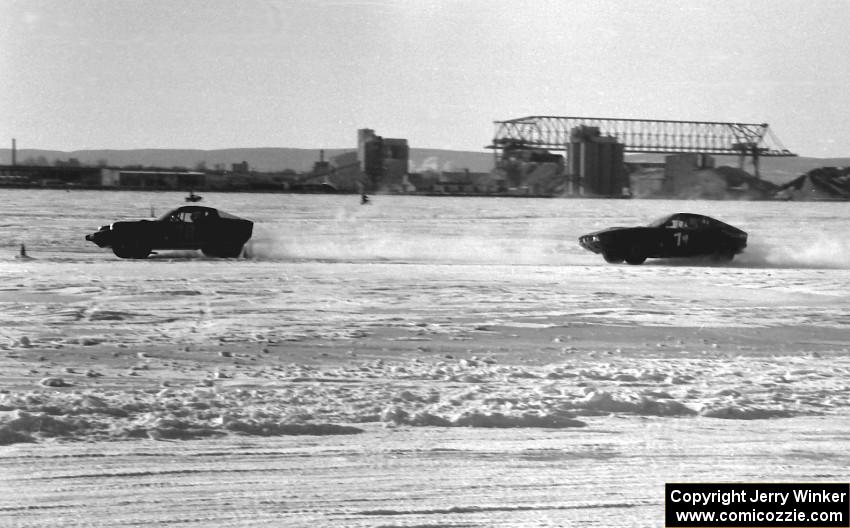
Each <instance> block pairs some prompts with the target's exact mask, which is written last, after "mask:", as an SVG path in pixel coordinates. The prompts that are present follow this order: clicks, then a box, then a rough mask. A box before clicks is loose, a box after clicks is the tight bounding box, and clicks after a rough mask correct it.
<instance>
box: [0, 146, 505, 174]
mask: <svg viewBox="0 0 850 528" xmlns="http://www.w3.org/2000/svg"><path fill="white" fill-rule="evenodd" d="M353 150H354V149H325V159H326V160H330V159H331V158H333V157H334V156H337V155H339V154H342V153H345V152H352V151H353ZM319 156H320V149H294V148H240V149H222V150H186V149H135V150H74V151H71V152H63V151H58V150H39V149H19V150H18V152H17V161H18V163H26V161H27V160H28V159H31V160H35V159H38V158H40V157H43V158H44V159H45V160H47V162H48V164H51V165H52V164H53V162H54V161H55V160H57V159H58V160H62V161H66V160H68V159H69V158H76V159H77V160H79V161H80V163H82V164H84V165H99V164H101V163H104V164H106V165H109V166H114V167H123V166H127V165H143V166H146V167H162V168H171V167H185V168H187V169H194V168H196V167H197V166H198V164H199V163H201V162H203V163H204V164H205V165H206V167H207V168H209V169H212V168H214V167H215V166H216V165H218V164H221V165H224V167H225V168H227V169H229V168H230V166H231V164H233V163H241V162H243V161H246V162H248V166H249V167H251V169H252V170H255V171H260V172H274V171H283V170H286V169H292V170H294V171H297V172H305V171H308V170H310V169H311V168H312V167H313V163H315V162H316V161H318V160H319ZM410 161H411V165H412V171H413V172H420V171H422V170H424V169H434V170H446V171H457V170H463V169H469V170H470V171H471V172H489V171H490V169H492V168H493V154H492V153H490V152H468V151H458V150H442V149H420V148H413V149H410ZM11 162H12V152H11V149H0V165H8V164H10V163H11Z"/></svg>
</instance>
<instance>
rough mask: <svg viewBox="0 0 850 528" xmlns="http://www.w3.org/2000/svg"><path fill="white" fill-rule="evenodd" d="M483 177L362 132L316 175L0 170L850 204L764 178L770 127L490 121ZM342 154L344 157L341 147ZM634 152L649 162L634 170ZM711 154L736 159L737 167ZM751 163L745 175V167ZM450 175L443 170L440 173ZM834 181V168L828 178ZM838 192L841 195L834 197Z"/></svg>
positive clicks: (820, 184) (161, 186) (210, 186)
mask: <svg viewBox="0 0 850 528" xmlns="http://www.w3.org/2000/svg"><path fill="white" fill-rule="evenodd" d="M494 123H495V125H496V132H495V134H494V137H493V140H492V142H491V143H490V144H489V145H488V146H487V148H489V149H492V151H493V153H494V156H493V168H492V170H490V171H489V172H473V171H470V170H468V169H461V170H454V169H452V170H439V169H436V168H430V169H426V170H420V171H419V172H415V171H413V170H412V169H413V168H414V167H413V164H412V163H411V157H410V153H411V149H410V146H409V144H408V141H407V139H403V138H388V137H383V136H380V135H378V134H377V133H376V132H375V130H373V129H370V128H362V129H359V130H357V136H356V147H355V148H353V149H351V150H347V151H342V153H338V154H336V155H332V156H329V157H328V159H326V158H325V151H324V150H322V151H320V154H319V156H318V157H319V159H318V160H317V161H315V162H314V163H313V167H312V169H311V170H307V171H303V172H300V173H299V172H296V171H294V170H289V169H286V170H282V171H277V172H258V171H254V170H252V169H251V167H250V166H249V164H248V163H247V162H245V161H242V162H238V163H231V164H230V167H229V168H228V169H224V167H223V166H221V165H217V166H216V168H215V169H214V170H207V169H206V167H196V170H188V169H182V168H172V169H159V168H150V167H139V166H134V167H110V166H106V165H105V164H99V166H96V167H95V166H86V165H84V164H81V163H79V162H78V161H77V160H74V159H70V160H68V161H66V162H59V161H56V162H54V164H53V165H48V164H47V162H46V161H45V163H36V164H33V163H24V164H20V163H18V162H17V159H16V145H15V140H13V141H12V163H11V165H0V186H16V187H33V186H42V187H67V186H76V187H83V188H103V189H145V190H182V191H187V190H198V191H202V190H215V191H271V192H314V193H315V192H322V193H332V192H339V193H368V194H372V193H403V194H452V195H496V196H505V195H507V196H564V197H605V198H612V197H613V198H704V199H725V198H739V199H775V198H778V199H817V200H821V199H850V190H848V189H850V184H848V183H847V181H845V180H847V179H848V177H847V174H846V171H842V172H841V173H840V174H838V173H836V174H833V173H831V172H829V171H826V172H824V171H820V172H817V173H812V174H811V175H809V176H807V177H806V178H803V179H799V178H798V180H795V181H794V182H793V184H787V185H785V186H779V185H776V184H773V183H771V182H769V181H766V180H762V179H761V178H760V174H759V160H760V159H761V158H764V157H789V156H796V154H793V153H792V152H790V151H788V150H786V149H784V148H782V147H781V144H779V142H778V139H776V137H775V136H773V134H772V133H771V131H770V129H769V126H768V125H767V124H746V123H723V122H700V121H660V120H636V119H609V118H583V117H556V116H529V117H522V118H517V119H510V120H505V121H495V122H494ZM337 152H340V151H339V150H337ZM629 154H652V155H654V156H652V158H654V159H652V160H646V159H643V160H639V161H636V160H635V158H634V156H632V158H631V159H629V158H627V155H629ZM715 156H726V157H728V156H736V157H737V158H738V160H739V163H738V167H731V166H717V163H716V159H715ZM746 161H750V162H751V163H752V169H751V172H748V171H745V170H744V165H745V162H746ZM445 169H448V167H446V168H445ZM833 172H835V171H833ZM836 189H838V190H840V191H841V192H838V191H836Z"/></svg>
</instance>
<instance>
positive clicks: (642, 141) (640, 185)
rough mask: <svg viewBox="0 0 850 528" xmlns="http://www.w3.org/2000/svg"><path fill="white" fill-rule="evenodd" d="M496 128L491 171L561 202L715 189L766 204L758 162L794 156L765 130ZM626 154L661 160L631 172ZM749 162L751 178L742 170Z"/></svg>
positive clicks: (710, 126) (601, 122)
mask: <svg viewBox="0 0 850 528" xmlns="http://www.w3.org/2000/svg"><path fill="white" fill-rule="evenodd" d="M495 125H496V133H495V134H494V138H493V142H492V143H491V144H490V145H488V147H487V148H490V149H493V150H494V152H495V157H496V167H497V169H498V170H502V171H505V172H506V173H508V174H509V179H511V180H513V181H519V180H526V181H530V182H533V184H535V185H541V186H544V185H545V186H547V187H548V189H547V190H548V191H549V192H554V193H556V194H559V195H563V196H587V197H633V196H646V195H657V196H669V197H679V196H680V195H681V194H682V193H685V192H686V190H688V189H691V188H693V187H694V185H702V184H703V183H707V184H709V187H711V185H713V184H714V183H718V184H720V183H722V186H723V187H724V189H723V192H724V193H726V192H727V191H728V190H729V189H730V188H731V189H735V188H737V189H743V188H744V187H746V188H747V189H748V191H749V190H752V191H753V192H751V193H750V194H751V195H753V196H757V197H769V196H767V194H769V193H770V191H771V189H770V184H769V183H767V182H764V181H763V180H761V179H760V178H759V160H760V158H763V157H787V156H796V154H793V153H791V152H790V151H788V150H786V149H784V148H781V146H780V147H774V146H771V143H778V140H777V139H776V138H775V136H773V135H772V133H771V132H770V130H769V127H768V125H767V124H748V123H722V122H705V121H661V120H639V119H610V118H594V117H589V118H588V117H558V116H528V117H521V118H517V119H510V120H505V121H496V122H495ZM627 153H646V154H663V155H665V159H664V162H663V163H661V162H655V163H650V164H647V163H644V164H634V163H629V162H627V161H626V159H625V155H626V154H627ZM713 155H727V156H728V155H734V156H738V158H739V160H740V163H739V168H738V169H737V170H728V169H731V168H729V167H722V169H724V170H723V171H720V172H716V171H715V167H714V163H715V162H714V157H713ZM748 157H749V158H750V159H751V161H752V165H753V171H754V175H749V173H746V172H745V171H744V170H743V165H744V161H745V159H746V158H748ZM647 165H651V167H650V168H651V169H653V170H651V171H646V169H647V168H648V167H647ZM718 169H720V168H718ZM636 172H637V173H638V176H637V177H635V173H636ZM641 173H643V174H641ZM641 176H645V177H641ZM702 180H706V182H703V181H702ZM711 180H716V182H715V181H711ZM721 180H722V182H721ZM774 187H775V186H774ZM703 188H705V187H704V186H703ZM709 194H710V192H709ZM762 194H764V196H761V195H762ZM682 197H684V196H682ZM704 197H726V196H725V195H724V196H720V193H719V192H718V193H715V195H714V196H704Z"/></svg>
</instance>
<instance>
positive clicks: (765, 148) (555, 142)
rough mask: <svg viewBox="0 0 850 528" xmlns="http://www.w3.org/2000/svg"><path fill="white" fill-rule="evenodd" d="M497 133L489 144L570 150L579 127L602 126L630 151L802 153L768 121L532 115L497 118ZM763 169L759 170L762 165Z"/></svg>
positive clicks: (497, 147)
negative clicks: (794, 150) (786, 144)
mask: <svg viewBox="0 0 850 528" xmlns="http://www.w3.org/2000/svg"><path fill="white" fill-rule="evenodd" d="M495 125H496V133H495V135H494V137H493V143H492V144H491V145H489V146H488V147H487V148H491V149H495V150H497V151H498V150H502V151H503V153H504V150H505V149H511V148H527V149H561V150H566V149H567V148H568V147H569V144H570V142H571V133H572V130H573V129H574V128H576V127H580V126H586V127H598V128H599V133H600V135H602V136H614V137H616V138H617V141H618V142H620V143H622V144H623V145H624V151H625V152H643V153H666V154H672V153H677V152H694V153H699V154H721V155H723V154H726V155H738V156H741V157H742V159H743V157H744V156H747V155H750V156H752V157H753V163H754V165H756V167H758V158H759V157H760V156H768V157H778V156H796V154H793V153H792V152H790V151H788V150H786V149H785V148H784V147H782V144H781V143H780V142H779V140H778V139H777V138H776V136H774V135H773V133H772V132H771V131H770V128H769V126H768V125H767V123H762V124H751V123H721V122H711V121H662V120H657V119H611V118H601V117H555V116H529V117H521V118H518V119H510V120H508V121H495ZM756 170H758V169H756Z"/></svg>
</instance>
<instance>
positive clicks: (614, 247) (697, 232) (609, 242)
mask: <svg viewBox="0 0 850 528" xmlns="http://www.w3.org/2000/svg"><path fill="white" fill-rule="evenodd" d="M578 241H579V243H580V244H581V246H582V247H583V248H585V249H587V250H590V251H593V252H594V253H601V254H602V258H604V259H605V261H606V262H611V263H619V262H623V261H625V262H627V263H629V264H643V261H645V260H646V259H647V258H674V257H698V256H714V257H716V258H718V259H721V260H732V258H733V257H734V256H735V255H737V254H738V253H740V252H741V251H743V250H744V248H745V247H747V233H746V232H744V231H741V230H740V229H738V228H737V227H732V226H730V225H729V224H725V223H723V222H721V221H720V220H716V219H714V218H711V217H708V216H703V215H698V214H691V213H676V214H673V215H670V216H665V217H663V218H659V219H658V220H656V221H655V222H652V223H651V224H649V225H648V226H640V227H611V228H608V229H603V230H602V231H596V232H594V233H589V234H587V235H584V236H582V237H579V239H578Z"/></svg>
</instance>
